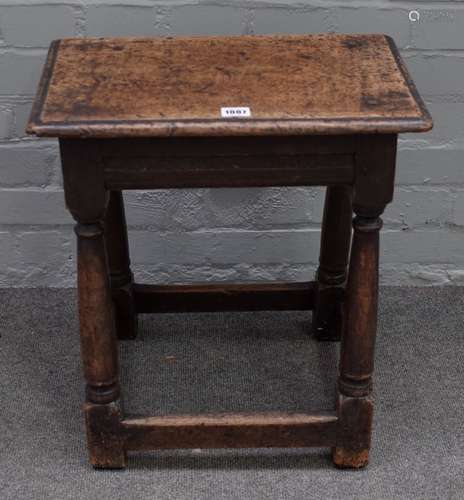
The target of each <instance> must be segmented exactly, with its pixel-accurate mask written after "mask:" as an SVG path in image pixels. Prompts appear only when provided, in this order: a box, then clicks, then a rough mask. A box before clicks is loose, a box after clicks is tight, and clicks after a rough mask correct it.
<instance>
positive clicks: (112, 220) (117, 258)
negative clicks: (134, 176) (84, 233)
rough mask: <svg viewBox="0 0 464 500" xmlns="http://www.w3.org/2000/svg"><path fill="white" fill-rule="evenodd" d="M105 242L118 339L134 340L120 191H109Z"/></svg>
mask: <svg viewBox="0 0 464 500" xmlns="http://www.w3.org/2000/svg"><path fill="white" fill-rule="evenodd" d="M105 241H106V249H107V252H108V263H109V267H110V279H111V295H112V298H113V303H114V312H115V320H116V332H117V335H118V338H119V339H126V340H127V339H134V338H135V337H136V336H137V313H136V310H135V303H134V294H133V283H134V280H133V275H132V272H131V269H130V259H129V243H128V240H127V227H126V217H125V214H124V200H123V197H122V193H121V191H111V192H110V199H109V203H108V208H107V211H106V218H105Z"/></svg>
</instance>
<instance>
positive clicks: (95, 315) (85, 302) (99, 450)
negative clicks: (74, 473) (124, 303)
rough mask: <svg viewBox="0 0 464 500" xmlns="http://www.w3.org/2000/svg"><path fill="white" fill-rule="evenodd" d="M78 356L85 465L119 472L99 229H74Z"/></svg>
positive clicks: (115, 389) (112, 342)
mask: <svg viewBox="0 0 464 500" xmlns="http://www.w3.org/2000/svg"><path fill="white" fill-rule="evenodd" d="M76 234H77V237H78V288H79V320H80V329H81V353H82V361H83V365H84V375H85V378H86V381H87V386H86V404H85V405H84V412H85V417H86V423H87V437H88V446H89V454H90V463H91V464H92V465H94V466H95V467H114V468H118V467H124V466H125V453H124V451H123V449H122V443H121V442H120V441H119V438H118V437H117V435H118V431H119V429H118V428H119V420H120V412H119V406H118V402H117V400H118V398H119V381H118V352H117V341H116V336H115V329H114V319H113V311H112V303H111V292H110V287H109V276H108V268H107V262H106V253H105V244H104V238H103V229H102V226H101V224H100V223H93V224H79V223H78V224H77V226H76Z"/></svg>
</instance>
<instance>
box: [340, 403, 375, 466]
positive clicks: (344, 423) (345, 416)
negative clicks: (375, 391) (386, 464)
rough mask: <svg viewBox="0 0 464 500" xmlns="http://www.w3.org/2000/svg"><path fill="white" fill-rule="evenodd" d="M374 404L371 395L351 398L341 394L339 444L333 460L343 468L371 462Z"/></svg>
mask: <svg viewBox="0 0 464 500" xmlns="http://www.w3.org/2000/svg"><path fill="white" fill-rule="evenodd" d="M373 409H374V405H373V402H372V400H371V399H370V398H369V397H366V398H351V397H348V396H344V395H343V394H340V396H339V401H338V418H339V419H340V422H341V423H340V426H339V429H338V432H337V446H335V447H334V448H333V450H332V460H333V462H334V464H335V465H336V466H337V467H340V468H342V469H360V468H362V467H365V466H366V465H367V464H368V462H369V450H370V444H371V443H370V441H371V428H372V415H373Z"/></svg>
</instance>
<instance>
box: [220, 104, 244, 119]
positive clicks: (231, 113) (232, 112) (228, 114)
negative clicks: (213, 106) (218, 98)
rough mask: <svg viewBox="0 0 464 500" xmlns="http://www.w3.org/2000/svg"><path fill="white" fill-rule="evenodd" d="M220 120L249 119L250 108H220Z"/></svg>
mask: <svg viewBox="0 0 464 500" xmlns="http://www.w3.org/2000/svg"><path fill="white" fill-rule="evenodd" d="M221 116H222V118H249V117H250V116H251V111H250V108H243V107H242V108H221Z"/></svg>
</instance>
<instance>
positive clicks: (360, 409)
mask: <svg viewBox="0 0 464 500" xmlns="http://www.w3.org/2000/svg"><path fill="white" fill-rule="evenodd" d="M353 227H354V236H353V246H352V249H351V260H350V269H349V277H348V287H347V303H346V328H345V331H344V334H343V338H342V345H341V358H340V374H339V381H338V386H339V400H338V418H339V422H340V423H339V430H338V435H337V446H336V447H335V449H334V452H333V460H334V462H335V464H336V465H338V466H339V467H351V468H358V467H363V466H365V465H367V463H368V460H369V449H370V443H371V427H372V415H373V401H372V399H371V391H372V372H373V368H374V346H375V335H376V329H377V300H378V263H379V230H380V228H381V227H382V220H381V219H380V217H360V216H356V217H355V218H354V220H353Z"/></svg>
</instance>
